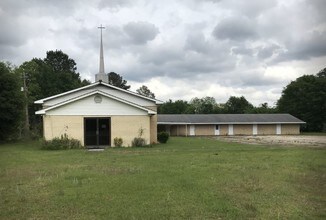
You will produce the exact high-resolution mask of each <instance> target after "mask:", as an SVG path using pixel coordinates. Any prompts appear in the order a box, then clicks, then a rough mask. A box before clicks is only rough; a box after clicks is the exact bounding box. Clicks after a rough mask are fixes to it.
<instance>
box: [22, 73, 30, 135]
mask: <svg viewBox="0 0 326 220" xmlns="http://www.w3.org/2000/svg"><path fill="white" fill-rule="evenodd" d="M26 78H27V76H26V73H25V72H24V73H23V85H24V87H23V91H24V97H25V125H24V137H25V138H29V116H28V95H27V86H26Z"/></svg>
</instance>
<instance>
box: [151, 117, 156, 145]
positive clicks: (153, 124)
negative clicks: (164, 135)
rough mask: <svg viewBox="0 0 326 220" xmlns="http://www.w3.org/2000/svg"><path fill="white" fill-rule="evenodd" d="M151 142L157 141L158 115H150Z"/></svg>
mask: <svg viewBox="0 0 326 220" xmlns="http://www.w3.org/2000/svg"><path fill="white" fill-rule="evenodd" d="M150 143H151V144H152V143H157V115H152V116H150Z"/></svg>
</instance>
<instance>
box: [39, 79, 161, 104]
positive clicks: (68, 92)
mask: <svg viewBox="0 0 326 220" xmlns="http://www.w3.org/2000/svg"><path fill="white" fill-rule="evenodd" d="M98 85H103V86H106V87H108V88H111V89H115V90H119V91H121V92H124V93H127V94H130V95H133V96H137V97H140V98H142V99H145V100H148V101H152V102H154V103H155V104H163V102H162V101H160V100H157V99H152V98H149V97H146V96H143V95H140V94H138V93H135V92H131V91H129V90H125V89H121V88H119V87H116V86H112V85H110V84H107V83H104V82H101V81H99V82H95V83H92V84H90V85H87V86H83V87H80V88H77V89H73V90H70V91H67V92H64V93H60V94H57V95H54V96H50V97H47V98H44V99H40V100H36V101H35V102H34V103H35V104H44V102H46V101H49V100H52V99H55V98H59V97H62V96H66V95H69V94H72V93H76V92H78V91H81V90H85V89H90V88H92V87H95V86H98Z"/></svg>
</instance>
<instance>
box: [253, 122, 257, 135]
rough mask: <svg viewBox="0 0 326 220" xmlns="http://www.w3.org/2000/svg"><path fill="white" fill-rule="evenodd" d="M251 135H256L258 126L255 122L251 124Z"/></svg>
mask: <svg viewBox="0 0 326 220" xmlns="http://www.w3.org/2000/svg"><path fill="white" fill-rule="evenodd" d="M252 135H258V126H257V124H253V125H252Z"/></svg>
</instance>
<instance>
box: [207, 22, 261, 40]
mask: <svg viewBox="0 0 326 220" xmlns="http://www.w3.org/2000/svg"><path fill="white" fill-rule="evenodd" d="M255 26H256V25H255V23H254V22H253V21H251V20H249V19H247V18H241V17H232V18H226V19H224V20H222V21H220V22H219V23H218V24H217V25H216V27H215V28H214V30H213V36H214V37H215V38H216V39H221V40H226V39H227V40H234V41H244V40H253V39H255V38H257V36H258V33H257V31H256V29H255Z"/></svg>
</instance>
